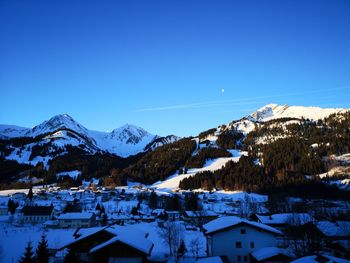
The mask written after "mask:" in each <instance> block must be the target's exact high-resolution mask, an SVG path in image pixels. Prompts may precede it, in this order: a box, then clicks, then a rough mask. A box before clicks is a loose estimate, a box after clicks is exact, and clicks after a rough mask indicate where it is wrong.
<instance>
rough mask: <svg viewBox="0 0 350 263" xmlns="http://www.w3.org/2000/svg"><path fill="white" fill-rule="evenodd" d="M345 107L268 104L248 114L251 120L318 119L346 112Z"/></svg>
mask: <svg viewBox="0 0 350 263" xmlns="http://www.w3.org/2000/svg"><path fill="white" fill-rule="evenodd" d="M346 111H348V110H347V109H341V108H339V109H337V108H319V107H304V106H288V105H277V104H268V105H266V106H264V107H262V108H260V109H259V110H257V111H255V112H253V113H252V114H250V115H249V116H248V118H249V119H250V120H252V121H259V122H265V121H269V120H273V119H279V118H297V119H301V118H304V119H310V120H319V119H323V118H326V117H328V116H329V115H331V114H333V113H340V112H346Z"/></svg>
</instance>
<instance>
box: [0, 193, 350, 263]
mask: <svg viewBox="0 0 350 263" xmlns="http://www.w3.org/2000/svg"><path fill="white" fill-rule="evenodd" d="M138 193H139V192H137V191H134V192H125V191H120V192H116V191H114V192H112V191H102V192H99V193H96V192H90V191H83V190H79V189H71V191H43V192H41V193H37V194H36V195H34V194H33V193H32V192H31V191H30V192H29V194H28V195H26V194H22V193H16V194H13V195H12V196H11V197H9V198H8V205H6V204H1V205H0V215H2V216H5V215H9V218H10V220H12V221H11V222H12V223H13V224H16V225H17V226H21V225H22V226H24V225H28V224H31V225H36V224H41V225H42V226H43V227H44V228H46V229H76V231H75V232H74V234H73V237H72V239H71V240H70V241H69V242H67V243H66V244H64V245H63V246H62V247H60V248H57V249H55V250H54V251H51V253H52V255H53V256H54V255H56V254H55V253H57V252H58V251H61V252H62V251H66V252H67V251H69V252H70V253H73V254H74V255H75V256H76V257H77V258H78V259H79V261H80V262H167V261H168V260H169V258H170V257H171V256H173V254H174V253H172V252H171V248H169V251H170V252H169V255H167V257H165V258H164V257H163V258H157V257H155V256H154V255H153V254H152V253H153V252H154V249H155V247H157V246H159V244H158V243H159V242H160V241H159V239H154V238H152V237H151V236H150V234H149V233H148V232H147V231H143V230H141V229H139V228H138V223H153V224H156V225H157V226H159V228H160V229H161V228H164V225H166V224H167V222H176V224H180V225H183V226H184V228H183V230H182V231H198V232H200V233H201V235H203V236H204V237H205V238H204V240H205V244H204V245H205V248H204V250H205V254H206V255H205V256H204V255H200V256H199V255H194V256H193V260H194V262H235V263H236V262H238V263H241V262H242V263H246V262H251V263H255V262H320V263H321V262H339V263H342V262H350V261H349V260H350V221H347V220H335V221H334V220H333V221H330V220H326V219H325V220H319V219H318V220H317V219H315V217H313V216H311V215H310V214H308V213H275V214H271V213H252V214H250V216H249V217H246V218H243V217H240V216H238V215H229V214H227V213H221V214H220V213H218V212H216V211H212V210H208V209H206V210H198V211H193V210H186V209H180V211H179V210H167V209H166V208H154V207H153V208H151V207H150V206H149V205H147V204H146V205H145V204H143V206H142V207H141V205H140V201H139V200H138V198H139V196H138ZM207 201H208V199H207ZM208 202H215V200H214V201H213V200H209V201H208ZM122 203H132V204H133V205H132V206H130V207H128V206H123V207H122V206H121V205H120V204H122ZM159 203H160V204H162V203H163V201H162V199H161V198H160V199H158V200H157V205H156V206H157V207H161V205H160V204H159ZM112 204H114V207H107V206H111V205H112ZM117 204H119V205H117ZM138 206H139V207H138ZM125 208H127V209H125ZM186 233H187V232H186ZM186 233H185V234H184V235H185V236H186ZM169 235H170V237H169V238H170V239H171V234H169ZM165 243H166V242H165ZM170 243H171V242H169V244H170ZM152 251H153V252H152ZM179 253H180V252H179ZM185 255H186V254H185V253H184V252H182V253H181V256H183V257H185ZM187 257H189V256H188V255H187ZM303 260H306V261H303Z"/></svg>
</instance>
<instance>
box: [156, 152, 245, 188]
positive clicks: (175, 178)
mask: <svg viewBox="0 0 350 263" xmlns="http://www.w3.org/2000/svg"><path fill="white" fill-rule="evenodd" d="M229 152H230V153H231V154H232V157H222V158H217V159H212V160H207V161H206V163H205V165H204V166H203V167H202V168H195V169H189V170H188V171H187V174H178V173H176V174H174V175H172V176H170V177H168V178H167V179H166V180H164V181H158V182H156V183H154V184H153V185H151V186H150V187H151V188H156V189H158V190H163V191H169V190H170V191H174V190H176V189H178V188H179V183H180V181H181V180H183V179H185V178H187V177H190V176H192V175H195V174H196V173H199V172H204V171H212V172H213V171H217V170H220V169H221V168H222V167H223V166H224V165H225V164H226V163H227V162H229V161H233V162H238V160H239V158H240V157H241V156H242V155H247V152H243V151H238V150H229Z"/></svg>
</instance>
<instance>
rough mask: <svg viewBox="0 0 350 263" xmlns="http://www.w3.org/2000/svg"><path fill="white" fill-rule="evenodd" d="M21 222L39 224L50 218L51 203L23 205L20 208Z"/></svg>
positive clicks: (51, 212) (51, 213)
mask: <svg viewBox="0 0 350 263" xmlns="http://www.w3.org/2000/svg"><path fill="white" fill-rule="evenodd" d="M21 214H22V218H21V221H22V222H23V223H27V224H28V223H30V224H40V223H44V222H45V221H48V220H51V219H52V218H53V217H54V216H55V213H54V209H53V205H50V206H38V205H35V206H24V207H23V208H22V210H21Z"/></svg>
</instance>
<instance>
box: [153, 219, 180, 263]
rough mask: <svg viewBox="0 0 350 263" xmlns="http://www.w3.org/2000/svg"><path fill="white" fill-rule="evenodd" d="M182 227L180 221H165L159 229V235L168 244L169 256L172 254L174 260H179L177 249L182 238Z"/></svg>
mask: <svg viewBox="0 0 350 263" xmlns="http://www.w3.org/2000/svg"><path fill="white" fill-rule="evenodd" d="M183 232H184V231H183V228H182V226H181V224H180V223H178V222H175V221H167V222H166V223H164V226H163V227H161V228H160V229H159V235H160V237H161V238H162V239H163V240H164V242H165V243H167V244H168V246H169V252H170V256H174V258H175V262H179V255H178V253H177V252H178V250H179V247H180V244H181V241H182V240H183Z"/></svg>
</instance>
